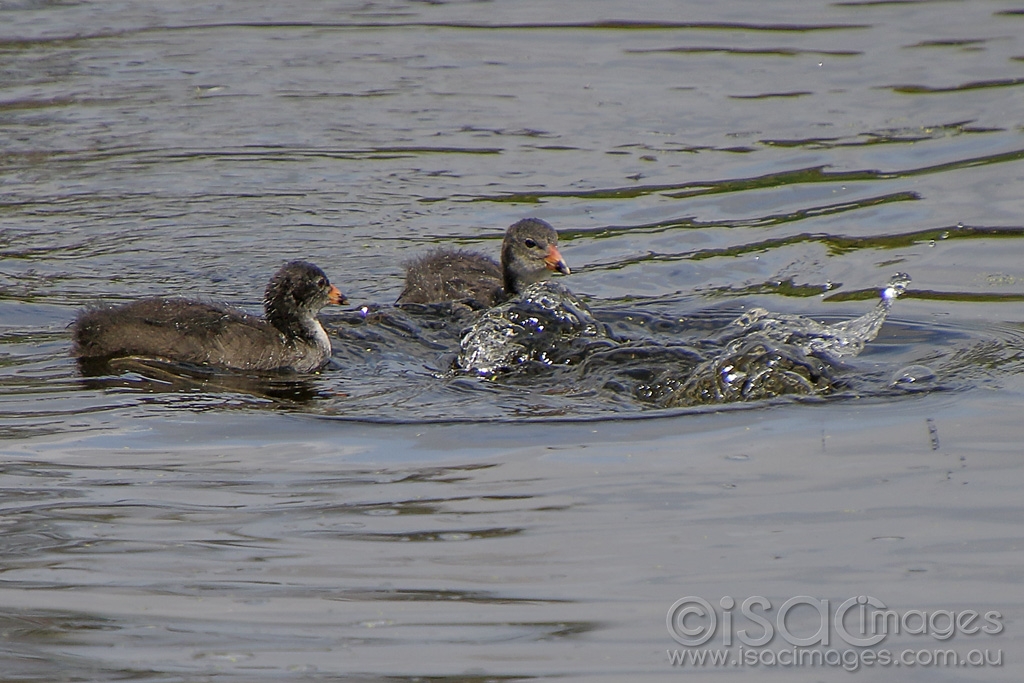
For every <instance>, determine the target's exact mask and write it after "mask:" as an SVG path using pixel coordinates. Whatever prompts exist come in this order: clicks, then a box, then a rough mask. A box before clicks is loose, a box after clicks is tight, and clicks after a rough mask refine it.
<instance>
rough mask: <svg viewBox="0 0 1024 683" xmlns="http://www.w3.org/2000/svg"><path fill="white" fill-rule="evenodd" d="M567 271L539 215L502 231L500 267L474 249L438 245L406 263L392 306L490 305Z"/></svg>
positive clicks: (555, 238)
mask: <svg viewBox="0 0 1024 683" xmlns="http://www.w3.org/2000/svg"><path fill="white" fill-rule="evenodd" d="M549 271H557V272H559V273H562V274H564V275H568V274H569V273H570V272H571V271H570V270H569V266H568V265H566V263H565V260H564V259H563V258H562V255H561V254H560V253H559V251H558V233H557V232H555V229H554V228H552V227H551V225H550V224H548V223H547V222H545V221H542V220H540V219H539V218H525V219H523V220H521V221H519V222H518V223H515V224H514V225H512V226H511V227H510V228H509V229H508V230H507V231H505V239H504V240H502V243H501V265H499V264H497V263H495V261H494V259H491V258H488V257H487V256H484V255H483V254H477V253H474V252H467V251H460V250H453V249H438V250H435V251H432V252H430V253H428V254H426V255H425V256H421V257H420V258H418V259H416V260H414V261H413V262H412V263H410V264H409V267H408V269H407V271H406V276H405V289H403V290H402V293H401V295H400V296H399V297H398V301H397V302H396V303H398V304H432V303H443V302H450V301H464V300H467V299H468V300H472V301H475V302H477V303H478V304H479V305H482V306H486V307H488V308H489V307H491V306H495V305H497V304H499V303H501V302H502V301H505V300H506V299H509V298H511V297H513V296H515V295H516V294H520V293H521V292H522V291H523V289H525V288H526V287H527V286H529V285H531V284H533V283H534V282H539V281H540V280H543V279H544V278H545V277H547V274H548V272H549Z"/></svg>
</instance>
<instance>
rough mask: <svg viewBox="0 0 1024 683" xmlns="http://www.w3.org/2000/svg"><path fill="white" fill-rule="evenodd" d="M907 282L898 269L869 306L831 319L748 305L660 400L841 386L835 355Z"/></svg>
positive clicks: (858, 337)
mask: <svg viewBox="0 0 1024 683" xmlns="http://www.w3.org/2000/svg"><path fill="white" fill-rule="evenodd" d="M909 284H910V277H909V276H908V275H906V274H905V273H897V274H896V275H895V276H894V277H893V278H892V279H891V280H890V281H889V282H888V283H887V284H886V285H885V287H883V288H882V289H881V291H880V300H879V302H878V303H877V304H876V305H875V307H874V308H873V309H872V310H871V311H870V312H868V313H865V314H864V315H862V316H860V317H858V318H854V319H852V320H846V321H844V322H841V323H836V324H833V325H826V324H823V323H819V322H816V321H814V320H811V319H809V318H805V317H803V316H799V315H785V314H773V313H769V312H768V311H766V310H765V309H763V308H755V309H752V310H750V311H748V312H747V313H745V314H743V315H741V316H740V317H739V318H737V319H736V320H734V321H733V322H732V323H730V324H729V325H728V326H727V327H726V329H725V330H724V331H723V333H722V335H720V336H719V337H718V339H717V340H716V342H715V344H714V345H717V346H718V351H717V352H715V353H714V355H712V357H711V358H709V359H708V360H706V361H704V362H703V363H701V364H700V365H698V366H697V367H696V368H695V369H694V370H693V371H692V372H691V373H690V374H689V376H688V378H686V379H685V380H683V381H680V382H677V383H678V388H676V389H674V390H672V391H669V392H667V393H666V395H665V396H663V397H662V398H661V399H660V403H662V404H663V405H666V406H681V405H700V404H706V403H726V402H733V401H752V400H762V399H767V398H775V397H777V396H783V395H788V394H796V395H826V394H829V393H832V392H833V391H835V390H836V389H837V388H838V387H839V386H840V383H839V381H838V380H837V372H836V370H837V368H836V363H837V361H839V360H840V359H842V358H849V357H852V356H856V355H857V354H859V353H860V352H861V351H863V350H864V345H865V344H866V343H868V342H869V341H871V340H873V339H874V338H875V337H877V336H878V332H879V330H880V329H881V328H882V323H883V322H885V318H886V316H887V315H888V314H889V311H890V309H891V308H892V304H893V302H894V301H895V300H896V299H897V298H898V297H899V296H900V295H901V294H903V293H904V292H905V291H906V288H907V285H909ZM714 345H712V348H713V346H714ZM645 391H650V390H649V389H645Z"/></svg>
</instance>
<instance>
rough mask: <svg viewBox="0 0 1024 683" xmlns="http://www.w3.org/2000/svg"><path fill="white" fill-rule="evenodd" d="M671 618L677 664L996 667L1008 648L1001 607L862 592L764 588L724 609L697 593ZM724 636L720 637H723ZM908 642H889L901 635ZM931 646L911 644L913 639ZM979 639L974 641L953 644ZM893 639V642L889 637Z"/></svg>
mask: <svg viewBox="0 0 1024 683" xmlns="http://www.w3.org/2000/svg"><path fill="white" fill-rule="evenodd" d="M665 625H666V627H667V628H668V634H669V635H670V636H671V637H672V639H673V640H674V641H675V642H676V643H678V644H679V645H682V646H683V647H684V648H687V649H684V650H679V649H674V650H668V658H669V662H670V663H671V664H672V665H673V666H678V667H687V668H700V667H723V666H725V667H757V666H761V667H795V666H827V667H841V668H843V669H845V670H847V671H857V670H858V669H860V668H862V667H872V666H878V667H901V666H910V667H951V666H952V667H986V666H990V667H994V666H1002V664H1003V651H1002V649H994V648H989V647H977V645H987V644H989V643H990V642H991V641H988V640H985V641H981V640H980V639H987V638H990V637H994V636H998V635H999V634H1000V633H1002V632H1003V615H1002V614H1001V613H999V612H997V611H995V610H989V611H984V612H981V611H978V610H973V609H965V610H958V611H956V610H944V609H939V610H918V609H907V610H902V611H901V610H896V609H890V608H889V607H887V606H886V605H885V603H883V602H882V601H881V600H879V599H878V598H874V597H871V596H869V595H859V596H855V597H852V598H848V599H846V600H843V601H841V602H838V603H834V602H833V601H831V600H828V599H823V598H814V597H810V596H807V595H798V596H795V597H792V598H789V599H787V600H784V601H779V602H778V604H777V605H776V603H773V602H772V601H771V600H769V599H768V598H765V597H763V596H760V595H752V596H750V597H747V598H745V599H743V600H742V601H737V599H736V598H733V597H731V596H728V595H727V596H725V597H723V598H721V599H720V600H719V601H718V606H717V608H716V607H714V606H712V605H711V603H710V602H709V601H707V600H705V599H704V598H701V597H697V596H694V595H690V596H687V597H685V598H680V599H679V600H676V601H675V602H674V603H672V606H671V607H669V610H668V614H667V615H666V617H665ZM716 636H717V638H716ZM896 637H898V640H899V642H900V643H903V644H904V646H903V647H889V645H890V644H891V643H892V641H894V640H897V638H896ZM914 638H917V639H922V640H920V641H917V642H916V643H915V644H918V643H921V642H923V643H925V644H927V645H930V647H916V648H910V647H906V646H905V644H906V643H907V642H908V639H914ZM968 638H969V639H972V640H970V641H967V642H970V643H971V645H972V647H970V648H963V647H961V648H954V647H952V645H953V641H954V639H956V640H958V641H959V640H962V639H968ZM887 640H889V641H890V642H886V641H887Z"/></svg>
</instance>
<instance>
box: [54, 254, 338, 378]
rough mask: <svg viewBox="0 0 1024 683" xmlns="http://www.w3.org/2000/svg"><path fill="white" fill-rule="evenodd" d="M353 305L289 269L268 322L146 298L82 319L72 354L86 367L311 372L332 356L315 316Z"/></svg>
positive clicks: (269, 303) (277, 281)
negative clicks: (135, 359) (115, 361)
mask: <svg viewBox="0 0 1024 683" xmlns="http://www.w3.org/2000/svg"><path fill="white" fill-rule="evenodd" d="M328 303H333V304H344V303H347V300H346V299H345V297H344V295H343V294H342V293H341V292H340V291H339V290H338V288H337V287H335V286H334V285H332V284H331V283H330V281H329V280H328V279H327V276H326V275H325V274H324V272H323V271H322V270H320V268H318V267H317V266H315V265H313V264H312V263H307V262H305V261H292V262H290V263H287V264H285V265H284V266H282V267H281V269H280V270H278V271H277V272H276V273H275V274H274V276H273V277H272V278H271V279H270V282H269V284H268V285H267V289H266V293H265V295H264V298H263V308H264V311H265V313H266V316H265V317H264V318H260V317H257V316H253V315H248V314H246V313H243V312H242V311H239V310H236V309H231V308H225V307H222V306H216V305H213V304H207V303H203V302H199V301H190V300H188V299H181V298H162V297H154V298H146V299H140V300H138V301H134V302H132V303H128V304H124V305H122V306H115V307H105V308H92V309H88V310H86V311H83V312H82V313H81V314H80V315H79V316H78V318H77V319H76V321H75V323H74V334H73V336H74V347H73V349H72V354H73V355H74V356H76V357H77V358H79V359H80V360H81V361H89V360H109V359H112V358H119V357H126V356H141V357H145V358H155V359H162V360H168V361H173V362H183V363H191V364H196V365H211V366H216V367H221V368H230V369H237V370H255V371H270V370H291V371H294V372H310V371H312V370H316V369H317V368H319V367H321V366H322V365H324V363H326V362H327V359H328V358H329V357H330V355H331V342H330V339H329V338H328V337H327V332H326V331H325V330H324V328H323V326H322V325H321V324H320V322H319V321H318V320H317V319H316V314H317V313H318V312H319V311H320V309H321V308H323V307H324V306H325V305H327V304H328Z"/></svg>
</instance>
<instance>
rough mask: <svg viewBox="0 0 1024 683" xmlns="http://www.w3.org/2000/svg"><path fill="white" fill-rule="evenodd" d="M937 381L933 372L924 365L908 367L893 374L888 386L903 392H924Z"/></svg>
mask: <svg viewBox="0 0 1024 683" xmlns="http://www.w3.org/2000/svg"><path fill="white" fill-rule="evenodd" d="M936 379H937V377H936V375H935V371H934V370H932V369H931V368H929V367H928V366H926V365H908V366H907V367H905V368H901V369H899V370H897V371H896V372H894V373H893V375H892V379H890V380H889V386H891V387H894V388H896V389H903V390H904V391H924V390H926V389H928V388H930V387H931V385H933V384H934V383H935V380H936Z"/></svg>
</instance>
